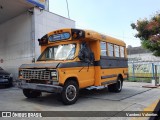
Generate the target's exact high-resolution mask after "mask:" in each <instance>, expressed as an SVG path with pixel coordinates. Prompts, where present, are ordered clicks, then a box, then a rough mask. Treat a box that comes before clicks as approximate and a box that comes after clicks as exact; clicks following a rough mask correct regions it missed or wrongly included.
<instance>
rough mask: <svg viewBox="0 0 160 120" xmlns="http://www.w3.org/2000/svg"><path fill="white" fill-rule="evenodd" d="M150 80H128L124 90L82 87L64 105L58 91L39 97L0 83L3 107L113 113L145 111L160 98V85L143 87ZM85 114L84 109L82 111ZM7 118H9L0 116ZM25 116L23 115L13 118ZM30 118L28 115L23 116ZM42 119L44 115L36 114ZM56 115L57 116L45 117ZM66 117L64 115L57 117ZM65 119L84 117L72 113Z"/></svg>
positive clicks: (115, 119) (111, 119) (104, 119)
mask: <svg viewBox="0 0 160 120" xmlns="http://www.w3.org/2000/svg"><path fill="white" fill-rule="evenodd" d="M148 84H149V83H135V82H124V85H123V90H122V91H121V92H120V93H110V92H108V90H107V88H104V89H98V90H97V89H92V90H89V89H87V90H86V89H85V90H81V91H80V97H79V100H78V101H77V102H76V103H75V104H74V105H68V106H66V105H63V104H62V103H61V102H60V101H59V100H58V97H57V95H56V94H51V93H43V94H42V96H41V97H39V98H32V99H27V98H25V96H24V95H23V93H22V90H21V89H19V88H16V87H12V88H4V87H0V111H115V114H114V115H113V116H116V115H117V114H119V113H121V112H123V111H143V109H144V108H146V107H147V106H149V105H150V104H152V103H153V102H154V101H156V100H160V88H153V89H152V88H143V87H142V86H144V85H148ZM80 114H81V113H80ZM0 119H6V120H8V118H0ZM12 119H15V120H17V119H21V118H12ZM23 119H27V118H23ZM34 119H37V120H39V119H40V118H34ZM43 119H53V118H51V117H50V118H49V117H46V118H43ZM54 119H56V120H63V119H64V118H63V115H62V117H54ZM65 119H77V120H79V119H80V120H81V119H82V118H78V117H72V118H68V117H67V118H65ZM83 119H87V120H93V119H95V120H99V119H102V120H118V119H119V120H130V119H131V118H128V117H100V118H97V117H96V118H93V117H85V118H83Z"/></svg>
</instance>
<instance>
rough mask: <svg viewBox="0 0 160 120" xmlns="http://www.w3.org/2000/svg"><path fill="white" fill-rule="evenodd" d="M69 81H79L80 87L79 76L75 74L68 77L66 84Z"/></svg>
mask: <svg viewBox="0 0 160 120" xmlns="http://www.w3.org/2000/svg"><path fill="white" fill-rule="evenodd" d="M68 81H75V82H76V83H77V85H78V87H79V82H78V78H77V77H75V76H73V77H68V78H67V79H66V80H65V82H64V84H65V83H67V82H68Z"/></svg>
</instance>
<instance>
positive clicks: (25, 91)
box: [23, 89, 41, 98]
mask: <svg viewBox="0 0 160 120" xmlns="http://www.w3.org/2000/svg"><path fill="white" fill-rule="evenodd" d="M23 94H24V96H26V97H27V98H36V97H39V96H41V92H40V91H35V90H30V89H23Z"/></svg>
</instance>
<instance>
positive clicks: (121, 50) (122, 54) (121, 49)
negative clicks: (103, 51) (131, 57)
mask: <svg viewBox="0 0 160 120" xmlns="http://www.w3.org/2000/svg"><path fill="white" fill-rule="evenodd" d="M120 52H121V57H124V47H122V46H121V47H120Z"/></svg>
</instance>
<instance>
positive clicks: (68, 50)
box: [38, 44, 76, 61]
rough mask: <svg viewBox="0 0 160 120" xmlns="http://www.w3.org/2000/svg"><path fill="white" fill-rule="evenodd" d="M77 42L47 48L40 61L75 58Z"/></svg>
mask: <svg viewBox="0 0 160 120" xmlns="http://www.w3.org/2000/svg"><path fill="white" fill-rule="evenodd" d="M75 51H76V44H63V45H58V46H52V47H48V48H46V49H45V51H44V52H43V53H42V54H41V55H40V57H39V58H38V61H46V60H71V59H73V58H74V54H75Z"/></svg>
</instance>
